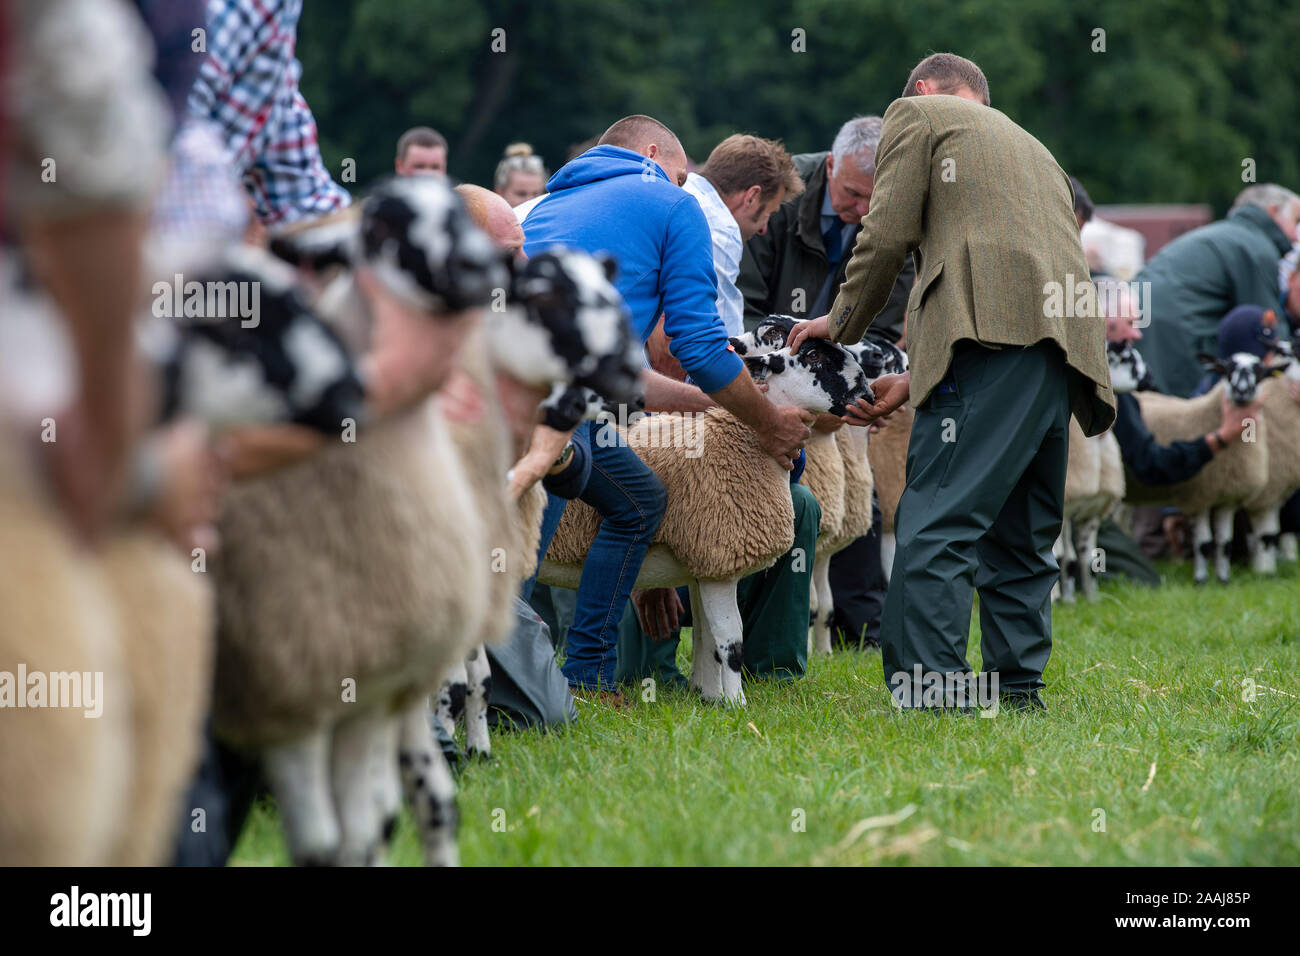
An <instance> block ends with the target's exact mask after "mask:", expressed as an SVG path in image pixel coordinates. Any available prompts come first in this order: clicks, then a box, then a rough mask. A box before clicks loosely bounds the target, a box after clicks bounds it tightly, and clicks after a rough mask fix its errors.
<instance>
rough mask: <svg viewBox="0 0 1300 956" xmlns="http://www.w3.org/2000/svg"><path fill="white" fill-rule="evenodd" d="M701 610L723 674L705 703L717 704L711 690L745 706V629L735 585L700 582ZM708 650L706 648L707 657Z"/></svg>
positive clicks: (718, 665)
mask: <svg viewBox="0 0 1300 956" xmlns="http://www.w3.org/2000/svg"><path fill="white" fill-rule="evenodd" d="M697 584H698V587H699V592H700V606H701V611H702V614H701V615H700V616H702V617H704V618H705V619H706V620H707V621H708V622H709V634H710V635H711V636H712V637H713V655H712V656H713V659H714V662H715V663H716V665H717V670H718V672H719V673H720V678H721V679H720V680H719V682H718V683H719V684H720V685H721V686H720V687H719V686H718V685H716V684H715V685H714V686H713V687H712V688H707V685H706V688H707V689H706V692H705V699H706V700H714V699H716V698H717V696H718V695H716V694H715V695H712V696H710V695H709V693H708V690H717V691H720V693H721V696H722V698H723V699H724V700H726V701H727V702H728V703H735V704H740V705H741V706H744V704H745V693H744V691H742V690H741V688H740V669H741V666H742V665H743V664H744V660H745V645H744V635H743V631H742V628H743V625H742V623H741V620H740V610H739V609H738V608H737V607H736V582H735V580H734V579H733V580H730V581H699V582H697ZM708 651H709V649H708V648H707V647H706V648H704V652H705V656H706V657H707V656H709V654H708Z"/></svg>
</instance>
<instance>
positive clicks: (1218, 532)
mask: <svg viewBox="0 0 1300 956" xmlns="http://www.w3.org/2000/svg"><path fill="white" fill-rule="evenodd" d="M1233 511H1234V509H1233V507H1232V506H1231V505H1228V506H1227V507H1225V508H1215V509H1214V510H1213V511H1212V512H1211V515H1212V516H1213V519H1214V575H1215V577H1217V578H1218V579H1219V583H1221V584H1227V583H1228V578H1229V577H1230V576H1231V574H1232V571H1231V569H1230V568H1229V566H1228V565H1229V561H1228V548H1229V547H1230V546H1231V544H1232V517H1233Z"/></svg>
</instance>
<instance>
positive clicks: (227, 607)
mask: <svg viewBox="0 0 1300 956" xmlns="http://www.w3.org/2000/svg"><path fill="white" fill-rule="evenodd" d="M348 244H349V246H350V247H351V249H352V250H354V254H355V255H358V256H360V257H361V258H362V259H364V261H365V263H366V265H367V266H368V267H369V268H371V269H373V272H374V275H375V277H376V278H377V280H378V281H379V282H380V283H381V284H382V286H383V287H385V288H387V289H388V290H390V291H391V292H392V293H393V294H395V295H398V296H399V297H401V298H403V299H404V300H406V301H408V302H410V303H411V304H413V305H417V306H419V307H422V308H424V309H427V310H429V311H431V312H435V313H436V312H442V311H453V312H456V311H461V310H463V309H466V308H471V307H475V306H480V305H483V304H485V303H486V302H487V301H488V299H489V297H490V296H491V294H492V290H493V289H494V288H502V287H504V285H505V278H506V277H505V273H504V270H503V269H502V267H501V264H500V260H499V259H498V256H497V254H496V252H495V250H494V249H493V248H492V245H491V243H490V241H489V240H488V239H487V237H486V236H485V235H483V234H482V233H480V232H479V231H478V230H477V229H476V228H475V227H474V226H473V225H472V224H471V223H470V221H469V219H468V216H467V215H466V213H465V210H464V207H463V206H462V204H461V203H460V200H459V199H458V198H457V197H456V196H455V195H454V194H453V193H452V192H451V190H450V189H449V188H448V187H447V186H446V185H445V184H444V183H442V182H441V181H439V180H436V179H407V180H396V181H390V182H388V183H386V184H384V185H383V186H381V187H379V189H377V190H376V191H375V192H374V193H372V195H371V197H370V198H369V199H368V200H367V202H366V205H365V208H364V209H363V211H362V216H361V221H360V223H359V226H358V232H357V233H356V235H355V237H354V238H351V239H349V240H348ZM494 425H495V423H494V422H489V423H487V427H488V428H491V427H493V426H494ZM459 458H460V453H459V452H458V450H457V449H456V447H455V445H454V444H453V442H452V438H451V435H450V432H449V429H448V426H447V423H446V421H445V420H444V419H443V416H442V415H441V413H440V412H439V410H438V408H437V407H436V406H435V404H434V402H433V401H432V400H431V399H430V398H423V399H420V400H418V401H416V402H414V403H413V404H412V405H410V406H409V407H407V408H406V409H405V410H403V411H401V412H397V413H395V414H392V415H390V416H388V417H387V418H385V419H383V420H381V421H377V422H374V423H372V424H371V425H370V427H369V428H367V429H364V430H362V431H359V432H358V433H357V434H356V435H355V440H352V441H338V442H336V443H334V444H332V445H330V446H328V447H326V448H325V449H324V450H323V451H321V452H320V453H319V454H317V455H316V456H315V457H313V458H311V459H308V460H306V461H302V462H300V463H298V464H295V465H291V466H289V467H287V468H284V469H281V470H280V471H278V472H274V473H272V474H268V475H264V476H260V477H257V478H253V479H251V480H248V481H245V482H242V483H240V484H238V485H236V486H235V487H234V488H232V489H231V491H230V493H229V495H228V496H227V500H226V507H225V509H224V511H223V514H222V518H221V532H222V539H223V548H222V553H221V555H220V556H219V558H218V559H217V561H216V571H217V574H216V581H217V585H218V587H217V592H218V601H217V607H218V622H219V630H218V648H217V663H216V680H215V689H214V696H213V725H214V729H215V731H216V733H217V734H218V735H219V736H221V737H222V738H224V739H225V740H227V741H228V742H229V743H231V744H232V745H233V746H235V747H236V748H238V749H241V750H244V751H246V752H250V753H254V754H258V755H260V756H261V757H262V761H263V766H264V769H265V771H266V776H267V779H268V782H269V784H270V786H271V790H272V792H273V793H274V795H275V796H276V799H277V801H278V802H279V805H280V809H281V814H282V819H283V823H284V826H285V829H286V833H287V836H288V841H289V847H290V851H291V853H292V855H293V858H294V861H295V862H297V863H344V864H359V863H371V862H377V861H378V859H379V858H380V857H381V855H382V851H383V847H384V844H385V843H386V841H387V838H388V835H389V834H390V833H391V830H392V826H393V822H394V819H395V816H396V813H397V809H398V806H399V804H400V800H401V792H402V790H403V789H405V790H406V793H407V799H408V801H409V803H410V805H411V807H412V811H413V813H414V816H415V819H416V823H417V827H418V830H419V833H420V838H421V843H422V845H423V848H424V855H425V860H426V862H428V863H430V864H434V865H438V864H454V863H455V862H456V861H457V853H456V845H455V829H456V809H455V789H454V785H453V783H452V780H451V774H450V770H449V769H448V767H447V766H446V763H445V761H444V760H443V758H442V754H441V752H440V751H439V749H438V747H437V746H436V744H435V742H434V740H433V736H432V730H431V727H430V725H429V717H428V709H427V697H428V694H429V692H430V691H431V690H432V689H433V688H434V687H436V686H437V684H438V682H439V681H440V680H441V678H442V676H443V675H444V674H445V673H446V672H447V670H448V669H449V668H450V667H451V666H452V665H453V664H454V663H455V661H457V660H458V659H460V658H462V657H463V656H464V654H465V652H466V651H467V650H468V648H469V647H470V645H471V644H472V642H473V641H474V640H475V639H476V638H477V636H478V635H479V634H481V633H482V630H483V627H484V623H485V621H486V619H487V617H488V615H489V613H490V606H489V601H490V595H491V574H492V572H491V569H490V567H489V565H488V563H487V561H485V560H484V557H485V556H486V555H487V554H488V553H489V548H490V547H491V546H492V544H493V542H492V541H491V540H490V539H489V528H488V527H487V525H486V523H485V521H484V519H483V517H482V516H480V515H479V513H478V512H477V511H476V504H477V502H476V500H475V493H474V488H473V487H472V484H471V477H470V475H469V473H468V472H467V470H466V469H465V468H463V467H461V466H460V465H459V463H458V462H459Z"/></svg>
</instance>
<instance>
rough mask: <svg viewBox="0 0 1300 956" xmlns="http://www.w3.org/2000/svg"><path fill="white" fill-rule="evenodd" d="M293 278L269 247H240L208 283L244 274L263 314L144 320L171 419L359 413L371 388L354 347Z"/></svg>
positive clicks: (322, 424)
mask: <svg viewBox="0 0 1300 956" xmlns="http://www.w3.org/2000/svg"><path fill="white" fill-rule="evenodd" d="M294 279H295V276H294V273H293V270H292V269H290V268H289V267H288V266H286V265H285V264H284V263H283V262H280V261H279V260H277V259H275V258H274V257H272V256H271V255H269V254H267V253H265V252H262V251H261V250H259V249H255V248H252V247H249V246H243V247H236V248H233V249H231V250H230V251H229V252H228V253H227V255H226V259H225V262H224V263H223V266H222V268H221V269H220V271H219V272H217V273H215V274H212V275H209V276H204V277H202V280H206V281H203V284H204V285H205V286H208V285H209V283H212V284H222V285H225V284H227V283H237V284H246V285H244V288H248V289H251V290H253V291H252V296H253V298H254V300H255V301H256V305H257V313H256V321H254V322H249V321H247V320H246V319H245V318H242V317H240V316H230V317H225V316H224V315H223V316H222V317H208V316H202V315H198V316H188V317H184V318H173V319H163V318H157V317H152V318H150V319H149V320H148V321H147V322H146V323H144V324H143V325H142V326H141V327H140V333H139V341H140V345H141V347H142V350H143V351H144V353H145V354H146V356H147V357H148V358H149V359H151V360H152V361H153V362H154V363H155V364H156V365H157V366H158V367H159V370H160V373H161V374H160V378H161V381H162V393H163V394H162V410H161V418H162V419H163V420H167V419H169V418H172V417H175V416H179V415H186V416H190V417H194V418H198V419H201V420H203V421H206V422H208V423H209V424H212V425H214V426H218V427H220V426H230V425H248V424H278V423H294V424H299V425H305V426H308V427H310V428H315V429H317V430H320V431H327V432H336V431H338V429H339V428H340V427H341V425H342V424H343V421H344V419H347V418H351V419H353V420H354V421H357V422H359V421H361V419H362V407H363V401H364V390H363V387H362V384H361V380H360V377H359V375H358V373H357V369H356V367H355V365H354V363H353V359H352V356H351V355H350V354H349V353H348V351H347V350H346V349H345V348H344V346H343V343H342V342H341V341H340V340H339V338H338V336H337V335H336V334H335V333H334V332H333V331H332V330H331V329H330V328H329V327H328V326H327V325H326V324H325V323H324V322H322V321H321V320H320V319H319V318H318V317H317V316H316V315H315V314H313V313H312V311H311V310H310V309H309V308H308V307H307V305H306V304H305V303H304V301H303V300H302V298H301V296H300V295H299V293H298V291H297V288H296V286H295V284H294ZM202 280H201V281H202Z"/></svg>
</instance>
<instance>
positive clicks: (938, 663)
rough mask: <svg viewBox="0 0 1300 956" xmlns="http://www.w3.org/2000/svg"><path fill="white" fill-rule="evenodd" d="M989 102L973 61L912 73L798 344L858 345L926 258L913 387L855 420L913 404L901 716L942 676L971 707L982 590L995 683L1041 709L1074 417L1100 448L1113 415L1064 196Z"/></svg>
mask: <svg viewBox="0 0 1300 956" xmlns="http://www.w3.org/2000/svg"><path fill="white" fill-rule="evenodd" d="M988 102H989V100H988V82H987V80H985V78H984V74H983V73H982V72H981V71H980V69H979V67H978V66H976V65H975V64H974V63H972V62H970V61H969V60H966V59H963V58H962V57H958V56H954V55H953V54H948V53H937V54H933V55H932V56H929V57H927V58H926V59H924V60H922V61H921V63H920V64H919V65H918V66H917V67H916V69H915V70H913V71H912V75H911V77H910V78H909V80H908V84H907V88H906V89H905V90H904V94H903V98H902V99H899V100H895V101H894V103H893V104H892V105H891V106H890V107H889V110H888V111H887V112H886V113H885V122H884V129H883V131H882V135H881V140H880V149H879V152H878V155H877V172H876V188H875V193H874V194H873V197H872V203H871V212H870V213H869V214H868V216H867V217H866V218H865V219H864V220H863V225H862V230H861V232H860V233H859V236H858V240H857V244H856V245H855V247H854V250H853V259H852V261H851V262H850V264H849V267H848V270H847V273H846V275H845V280H844V284H843V285H842V286H841V287H840V291H839V295H838V297H837V298H836V300H835V304H834V306H833V307H832V308H831V311H830V313H829V314H828V315H827V316H823V317H822V318H820V319H814V320H812V321H811V322H808V323H804V324H803V325H801V326H797V327H796V330H795V334H794V336H793V338H792V344H794V345H797V344H799V343H800V342H802V341H803V339H804V338H805V337H806V336H808V335H814V336H823V337H829V338H832V339H834V340H836V341H842V342H856V341H857V340H858V339H859V338H860V337H861V335H862V332H863V330H864V329H865V328H866V327H867V325H869V324H870V323H871V320H872V319H873V318H874V317H875V315H876V313H877V312H879V311H880V309H881V308H882V307H883V306H884V304H885V302H886V301H887V300H888V297H889V292H890V289H891V288H892V287H893V284H894V278H895V276H897V275H898V272H899V270H900V269H901V268H902V266H903V262H904V260H905V257H906V256H907V254H908V253H912V255H913V256H914V258H915V262H916V275H917V281H916V285H915V287H914V288H913V290H912V294H911V298H910V299H909V302H908V312H907V320H906V326H905V329H906V332H905V334H906V339H907V345H908V353H909V358H910V371H909V372H908V373H904V374H903V375H901V376H887V377H884V378H882V379H880V380H879V381H878V383H877V388H876V391H877V395H876V399H877V401H876V404H875V405H874V406H867V405H866V404H865V403H862V406H861V407H860V408H859V409H857V410H856V413H855V414H852V415H850V416H848V417H846V420H848V421H850V422H851V423H856V424H863V423H864V422H870V421H874V420H875V419H876V418H879V417H880V416H882V415H884V414H887V413H888V412H890V411H892V410H893V409H895V408H897V407H898V406H899V405H901V404H902V403H903V402H905V401H908V400H909V398H910V401H911V402H912V404H913V406H914V407H915V409H916V416H915V421H914V423H913V427H912V438H911V444H910V445H909V447H908V454H907V486H906V490H905V491H904V493H903V496H902V499H901V501H900V502H899V506H898V514H897V517H896V519H895V524H896V528H895V530H896V535H897V541H898V545H897V551H896V553H895V558H894V568H893V575H892V577H891V580H890V588H889V594H888V597H887V599H886V602H885V611H884V618H883V622H882V626H881V644H882V648H883V658H884V668H885V679H886V681H887V682H888V683H889V686H890V689H891V691H892V692H893V694H894V696H895V700H896V701H897V702H898V703H899V704H901V705H902V706H918V705H921V704H922V703H923V702H924V703H925V704H927V705H929V704H933V703H935V702H936V701H935V699H934V698H933V697H926V696H924V694H923V692H922V684H921V682H922V680H923V679H924V678H926V677H929V675H936V674H937V675H940V676H943V677H947V675H952V677H949V678H947V680H946V681H945V686H946V687H947V688H948V689H949V692H948V693H946V694H945V696H944V699H943V704H944V705H952V704H954V703H956V704H962V703H963V702H964V703H969V702H970V700H969V698H966V699H965V701H963V700H961V699H956V700H954V697H956V696H957V695H954V694H953V693H951V692H950V691H951V688H952V687H953V684H954V682H955V680H954V679H956V680H958V681H959V680H960V678H959V676H958V675H964V674H969V672H970V665H969V664H968V663H967V661H966V647H967V642H968V640H969V625H970V610H971V590H972V587H974V588H977V589H978V590H979V593H980V629H981V632H982V637H981V655H982V658H983V670H984V671H985V672H986V673H988V674H990V675H991V674H996V675H997V678H998V688H999V691H1000V694H1001V697H1002V700H1003V701H1004V702H1006V703H1009V704H1012V705H1015V706H1023V707H1028V706H1041V705H1042V702H1041V700H1040V698H1039V696H1038V691H1039V690H1040V689H1041V688H1042V687H1043V686H1044V684H1043V679H1042V674H1043V668H1044V667H1045V666H1046V664H1047V659H1048V656H1049V655H1050V653H1051V626H1052V621H1051V603H1050V592H1051V588H1052V584H1053V582H1054V581H1055V580H1056V578H1057V575H1058V573H1059V572H1058V567H1057V563H1056V560H1055V558H1054V557H1053V555H1052V544H1053V542H1054V541H1055V540H1056V537H1057V535H1058V534H1059V532H1060V530H1061V517H1062V511H1063V508H1064V494H1065V470H1066V457H1067V452H1068V446H1069V438H1068V433H1067V425H1068V423H1069V416H1070V414H1071V413H1073V414H1074V416H1075V417H1076V418H1077V419H1078V421H1079V424H1080V425H1081V426H1082V428H1083V430H1084V433H1085V434H1088V435H1095V434H1099V433H1100V432H1102V431H1104V430H1105V429H1106V428H1108V427H1109V426H1110V424H1111V422H1112V421H1113V420H1114V417H1115V402H1114V396H1113V395H1112V393H1111V389H1110V374H1109V370H1108V368H1107V364H1106V355H1105V346H1106V342H1105V335H1106V328H1105V320H1104V319H1103V318H1100V317H1099V315H1098V311H1097V309H1096V301H1095V293H1094V291H1093V288H1092V285H1091V283H1090V282H1089V279H1088V265H1087V263H1086V261H1085V260H1084V255H1083V249H1082V247H1081V246H1080V244H1079V232H1078V227H1077V224H1076V221H1075V218H1074V212H1073V193H1072V191H1071V187H1070V182H1069V178H1068V177H1067V176H1066V174H1065V173H1064V171H1062V169H1061V168H1060V166H1058V165H1057V163H1056V161H1055V160H1054V159H1053V158H1052V155H1051V153H1049V152H1048V151H1047V149H1046V148H1045V147H1044V146H1043V145H1042V144H1041V143H1039V142H1038V140H1036V139H1034V138H1033V137H1032V136H1030V135H1029V134H1028V133H1026V132H1025V131H1024V130H1022V129H1021V128H1020V127H1018V126H1017V125H1016V124H1015V123H1013V122H1011V120H1009V119H1007V117H1006V116H1004V115H1003V114H1002V113H999V112H998V111H996V110H994V109H991V108H990V107H989V106H988ZM926 686H933V680H931V682H930V683H928V684H927V685H926Z"/></svg>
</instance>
